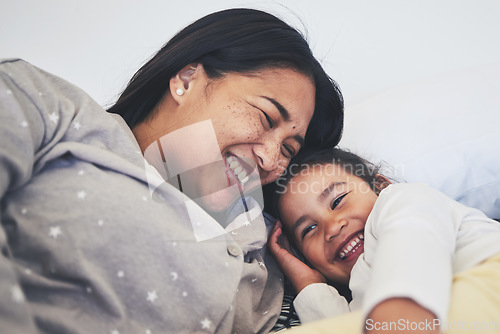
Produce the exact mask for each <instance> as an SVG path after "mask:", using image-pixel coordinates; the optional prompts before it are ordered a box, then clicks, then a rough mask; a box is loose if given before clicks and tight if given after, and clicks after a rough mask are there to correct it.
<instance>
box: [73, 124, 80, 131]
mask: <svg viewBox="0 0 500 334" xmlns="http://www.w3.org/2000/svg"><path fill="white" fill-rule="evenodd" d="M81 127H82V125H81V124H80V123H79V122H75V123H73V128H74V129H75V130H80V128H81Z"/></svg>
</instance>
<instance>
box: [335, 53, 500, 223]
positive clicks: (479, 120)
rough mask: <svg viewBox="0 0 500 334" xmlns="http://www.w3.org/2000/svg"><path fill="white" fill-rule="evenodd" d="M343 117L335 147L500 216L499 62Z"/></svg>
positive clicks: (393, 93)
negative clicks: (337, 142)
mask: <svg viewBox="0 0 500 334" xmlns="http://www.w3.org/2000/svg"><path fill="white" fill-rule="evenodd" d="M345 114H346V115H345V129H344V136H343V138H342V140H341V142H340V145H339V146H340V147H343V148H348V149H350V150H351V151H353V152H355V153H358V154H360V155H362V156H363V157H365V158H367V159H368V160H371V161H372V162H379V161H381V160H382V161H385V162H387V163H388V164H389V165H390V166H392V167H393V168H394V171H393V173H392V175H390V176H395V177H396V178H398V177H399V178H403V180H404V181H407V182H426V183H428V184H429V185H431V186H433V187H434V188H436V189H438V190H440V191H442V192H444V193H445V194H447V195H448V196H450V197H452V198H454V199H456V200H457V201H459V202H462V203H464V204H465V205H468V206H471V207H475V208H478V209H480V210H482V211H483V212H485V213H486V214H487V215H488V216H489V217H491V218H500V63H498V64H494V65H487V66H480V67H475V68H472V69H466V70H460V71H456V72H452V73H447V74H443V75H440V76H437V77H433V78H430V79H427V80H424V81H419V82H416V83H413V84H410V85H405V86H400V87H397V88H394V89H391V90H389V91H386V92H385V93H383V94H380V95H377V96H374V97H372V98H369V99H367V100H365V101H363V102H362V103H359V104H356V105H353V106H352V107H349V108H346V113H345Z"/></svg>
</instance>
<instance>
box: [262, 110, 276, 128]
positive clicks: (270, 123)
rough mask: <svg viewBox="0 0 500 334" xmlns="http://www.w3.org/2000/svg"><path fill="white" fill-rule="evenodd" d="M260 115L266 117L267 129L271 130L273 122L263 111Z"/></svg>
mask: <svg viewBox="0 0 500 334" xmlns="http://www.w3.org/2000/svg"><path fill="white" fill-rule="evenodd" d="M261 111H262V110H261ZM262 113H263V114H264V116H265V117H266V121H267V123H268V124H269V127H270V128H271V129H272V128H273V127H274V121H273V119H272V118H271V117H270V116H269V115H268V114H266V113H265V112H264V111H262Z"/></svg>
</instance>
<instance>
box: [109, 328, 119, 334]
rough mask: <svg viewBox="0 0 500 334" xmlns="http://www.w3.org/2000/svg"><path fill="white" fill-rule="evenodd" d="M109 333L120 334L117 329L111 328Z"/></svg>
mask: <svg viewBox="0 0 500 334" xmlns="http://www.w3.org/2000/svg"><path fill="white" fill-rule="evenodd" d="M111 334H120V332H119V331H118V330H117V329H113V330H112V331H111Z"/></svg>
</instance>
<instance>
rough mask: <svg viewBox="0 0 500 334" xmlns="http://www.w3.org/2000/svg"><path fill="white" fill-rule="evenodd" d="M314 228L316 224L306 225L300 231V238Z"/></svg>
mask: <svg viewBox="0 0 500 334" xmlns="http://www.w3.org/2000/svg"><path fill="white" fill-rule="evenodd" d="M315 228H316V225H309V226H307V227H306V228H305V229H303V230H302V233H301V237H302V239H304V238H305V236H306V234H307V233H309V232H311V231H312V230H314V229H315Z"/></svg>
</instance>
